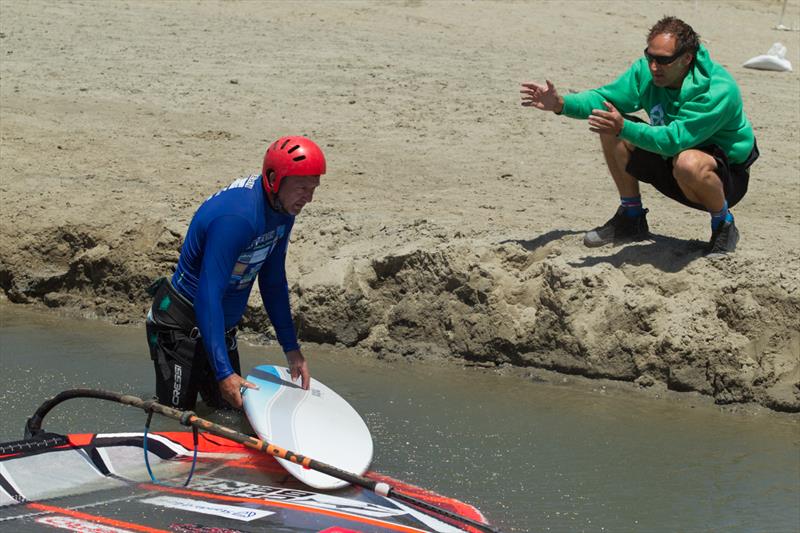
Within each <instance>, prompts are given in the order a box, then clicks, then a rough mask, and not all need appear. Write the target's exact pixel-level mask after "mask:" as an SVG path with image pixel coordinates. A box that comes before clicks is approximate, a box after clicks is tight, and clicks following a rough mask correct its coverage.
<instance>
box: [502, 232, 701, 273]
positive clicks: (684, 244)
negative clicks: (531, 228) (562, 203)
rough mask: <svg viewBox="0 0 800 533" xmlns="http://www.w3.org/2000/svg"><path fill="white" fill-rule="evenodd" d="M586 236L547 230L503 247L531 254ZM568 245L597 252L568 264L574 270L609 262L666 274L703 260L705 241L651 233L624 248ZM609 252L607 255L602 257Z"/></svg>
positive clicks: (507, 242)
mask: <svg viewBox="0 0 800 533" xmlns="http://www.w3.org/2000/svg"><path fill="white" fill-rule="evenodd" d="M583 233H585V231H584V230H582V231H575V230H561V229H559V230H553V231H548V232H547V233H544V234H542V235H540V236H539V237H536V238H535V239H531V240H520V239H509V240H505V241H501V242H500V244H509V243H513V244H518V245H519V246H522V247H523V248H524V249H525V250H527V251H528V252H534V251H536V250H538V249H540V248H542V247H544V246H547V245H548V244H550V243H551V242H553V241H557V240H559V239H562V238H564V237H567V236H569V235H582V234H583ZM564 245H565V246H580V247H581V248H583V249H584V250H586V252H587V253H591V251H594V252H595V253H594V255H585V256H584V257H582V258H581V259H580V260H577V261H569V262H568V264H569V265H570V266H573V267H575V268H583V267H591V266H594V265H598V264H601V263H608V264H610V265H613V266H615V267H617V268H619V267H621V266H622V265H651V266H653V267H655V268H657V269H659V270H661V271H663V272H679V271H680V270H682V269H683V268H685V267H686V265H688V264H689V263H691V262H692V261H695V260H696V259H700V258H702V257H703V249H704V248H705V246H706V242H705V241H699V240H697V239H688V240H687V239H677V238H675V237H669V236H667V235H659V234H655V233H651V234H650V239H648V240H646V241H642V242H638V243H630V244H625V245H621V246H605V247H602V248H584V247H583V244H582V243H574V244H573V243H564ZM604 252H606V253H605V254H604V255H599V254H602V253H604Z"/></svg>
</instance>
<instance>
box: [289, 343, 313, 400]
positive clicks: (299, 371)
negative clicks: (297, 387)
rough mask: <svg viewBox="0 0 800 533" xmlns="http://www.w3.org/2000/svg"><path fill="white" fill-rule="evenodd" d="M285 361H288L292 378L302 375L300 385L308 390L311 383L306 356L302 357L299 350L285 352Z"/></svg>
mask: <svg viewBox="0 0 800 533" xmlns="http://www.w3.org/2000/svg"><path fill="white" fill-rule="evenodd" d="M286 362H287V363H289V372H290V373H291V375H292V380H295V379H297V378H299V377H302V378H303V380H302V382H301V386H302V387H303V388H304V389H305V390H308V387H309V385H311V372H309V370H308V363H306V358H305V357H303V354H302V353H301V352H300V350H292V351H291V352H286Z"/></svg>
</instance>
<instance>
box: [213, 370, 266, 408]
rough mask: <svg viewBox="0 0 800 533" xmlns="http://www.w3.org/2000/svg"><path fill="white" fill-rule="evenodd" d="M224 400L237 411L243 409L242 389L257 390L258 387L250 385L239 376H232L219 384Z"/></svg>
mask: <svg viewBox="0 0 800 533" xmlns="http://www.w3.org/2000/svg"><path fill="white" fill-rule="evenodd" d="M217 385H218V386H219V392H220V394H222V399H223V400H225V401H226V402H228V403H229V404H231V405H232V406H233V407H235V408H236V409H241V408H242V389H243V388H247V389H257V388H258V385H255V384H253V383H250V382H249V381H247V380H246V379H244V378H243V377H242V376H240V375H239V374H236V373H234V374H231V375H230V376H228V377H227V378H225V379H223V380H222V381H220V382H219V383H218V384H217Z"/></svg>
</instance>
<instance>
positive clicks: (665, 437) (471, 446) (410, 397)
mask: <svg viewBox="0 0 800 533" xmlns="http://www.w3.org/2000/svg"><path fill="white" fill-rule="evenodd" d="M307 356H308V357H309V360H310V363H311V368H312V372H313V373H314V375H315V377H317V378H319V379H320V380H321V381H323V382H324V383H326V384H327V385H329V386H331V387H332V388H334V389H336V390H337V391H338V392H339V393H340V394H341V395H342V396H344V397H345V398H346V399H348V400H349V401H350V403H352V404H353V406H354V407H355V408H356V409H357V410H358V411H359V412H360V413H361V414H362V416H363V417H364V419H365V420H366V422H367V425H368V426H369V427H370V429H371V430H372V433H373V440H374V442H375V459H374V462H373V465H372V469H373V470H376V471H378V472H381V473H385V474H388V475H390V476H392V477H395V478H398V479H402V480H404V481H408V482H411V483H414V484H416V485H419V486H422V487H425V488H429V489H433V490H436V491H438V492H441V493H443V494H446V495H449V496H453V497H456V498H459V499H461V500H464V501H467V502H470V503H473V504H475V505H477V506H478V507H479V508H480V509H482V510H483V511H484V513H485V514H486V515H487V516H488V517H489V518H490V520H491V521H492V522H493V523H494V524H496V525H498V526H501V527H502V528H503V529H504V530H505V531H608V532H626V531H635V532H658V531H665V532H671V531H676V532H677V531H680V532H693V531H703V532H707V531H720V532H721V531H726V532H727V531H748V532H749V531H764V532H784V531H786V532H790V531H792V532H794V531H800V426H798V423H797V421H795V420H792V419H789V418H787V417H782V416H763V415H762V416H752V415H741V414H732V413H726V412H721V411H720V410H719V409H717V408H714V407H710V406H702V405H698V406H696V408H690V406H689V405H688V404H686V405H684V404H681V405H674V404H672V403H670V402H669V401H665V400H661V401H658V400H649V399H644V398H639V397H633V396H631V395H612V394H602V393H600V392H596V391H590V390H584V389H579V388H574V387H566V386H555V385H549V384H540V383H532V382H528V381H525V380H521V379H518V378H511V377H501V376H495V375H490V374H484V373H480V372H477V371H469V370H459V369H447V368H441V367H437V366H429V365H424V364H419V365H417V366H410V365H405V364H402V365H399V366H398V365H394V366H390V365H388V364H384V363H381V362H376V361H371V360H368V359H364V358H361V357H357V356H352V355H342V354H336V355H334V354H331V353H324V352H323V351H315V350H310V349H309V352H308V353H307ZM0 362H2V377H0V390H1V391H2V392H0V409H2V413H3V414H2V418H1V419H0V441H7V440H13V439H18V438H21V436H22V430H23V425H24V423H25V419H26V418H27V417H28V416H29V415H30V414H31V413H32V412H33V411H34V410H35V408H36V407H37V406H38V405H39V404H40V403H41V402H42V401H43V400H44V399H46V398H48V397H51V396H53V395H54V394H56V393H57V392H60V391H61V390H64V389H68V388H75V387H98V388H106V389H109V390H115V391H119V392H125V393H131V394H136V395H139V396H142V397H146V396H151V395H152V375H151V374H152V367H151V365H150V361H149V359H148V356H147V355H146V347H145V341H144V333H143V331H141V330H139V329H136V328H120V327H112V326H108V325H105V324H101V323H97V322H88V321H74V320H64V319H57V318H54V317H51V316H44V315H39V314H31V313H30V312H28V311H25V310H21V309H19V308H17V307H14V306H10V305H7V304H5V305H0ZM265 362H267V363H283V360H282V355H281V354H280V352H279V350H277V349H276V348H274V347H269V348H261V347H246V346H245V347H244V350H243V360H242V366H243V368H247V369H249V368H251V367H252V366H255V365H256V364H260V363H265ZM201 415H203V413H202V412H201ZM230 422H231V423H234V424H236V423H241V422H240V421H236V420H232V421H230ZM143 424H144V414H143V413H142V412H141V411H138V410H135V409H132V408H130V407H128V408H126V407H122V406H118V405H116V404H111V403H107V402H101V401H98V400H95V401H90V400H73V401H72V402H68V403H67V404H63V405H62V406H60V407H58V408H56V409H55V410H54V411H53V412H52V413H51V415H50V416H49V417H48V418H47V419H46V421H45V428H46V429H49V430H51V431H57V432H97V431H123V430H124V431H134V430H140V429H141V428H142V426H143ZM169 424H170V422H164V423H162V425H161V426H159V427H158V428H157V429H167V428H169V427H170V426H169Z"/></svg>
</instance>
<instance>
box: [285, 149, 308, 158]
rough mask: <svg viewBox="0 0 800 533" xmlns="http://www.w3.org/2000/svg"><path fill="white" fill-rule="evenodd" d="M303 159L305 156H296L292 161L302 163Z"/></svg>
mask: <svg viewBox="0 0 800 533" xmlns="http://www.w3.org/2000/svg"><path fill="white" fill-rule="evenodd" d="M289 151H290V152H291V150H289ZM305 158H306V156H304V155H298V156H297V157H295V158H293V159H292V161H302V160H303V159H305Z"/></svg>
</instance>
